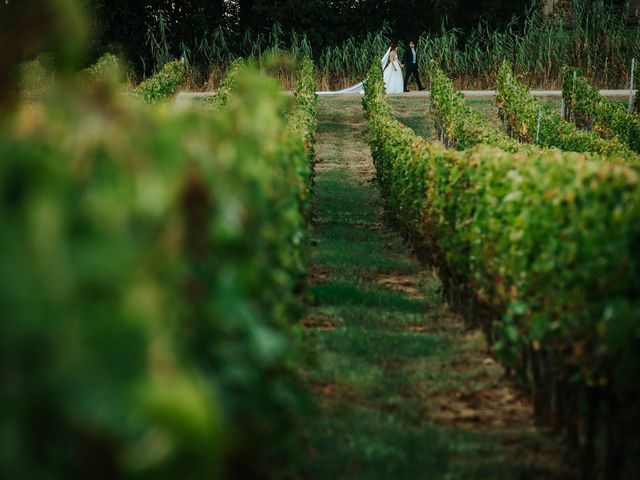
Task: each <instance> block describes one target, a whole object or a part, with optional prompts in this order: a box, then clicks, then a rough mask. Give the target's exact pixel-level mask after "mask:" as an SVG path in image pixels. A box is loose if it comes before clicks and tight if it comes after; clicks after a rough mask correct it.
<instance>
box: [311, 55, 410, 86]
mask: <svg viewBox="0 0 640 480" xmlns="http://www.w3.org/2000/svg"><path fill="white" fill-rule="evenodd" d="M380 63H381V64H382V68H383V70H384V72H383V78H384V84H385V87H386V90H387V93H402V92H403V91H404V79H403V76H402V70H401V69H400V62H399V61H398V45H397V44H395V43H392V44H391V47H389V49H388V50H387V52H386V53H385V54H384V56H383V57H382V60H381V61H380ZM316 93H317V94H318V95H338V94H346V93H361V94H362V93H364V88H363V82H360V83H356V84H355V85H353V86H351V87H348V88H345V89H343V90H337V91H335V92H316Z"/></svg>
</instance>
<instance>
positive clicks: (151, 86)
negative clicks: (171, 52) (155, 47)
mask: <svg viewBox="0 0 640 480" xmlns="http://www.w3.org/2000/svg"><path fill="white" fill-rule="evenodd" d="M186 75H187V68H186V67H185V66H184V65H183V64H182V62H180V61H179V60H174V61H173V62H169V63H167V64H165V65H164V67H162V70H160V71H159V72H158V73H156V74H155V75H153V76H152V77H150V78H148V79H146V80H145V81H144V82H142V83H141V84H140V85H138V86H137V87H136V90H135V93H137V94H138V95H140V96H141V97H142V98H143V99H144V101H145V102H147V103H156V102H159V101H161V100H164V99H165V98H169V97H171V96H172V95H173V94H174V93H176V92H177V90H178V88H179V87H180V85H181V84H182V82H184V79H185V77H186Z"/></svg>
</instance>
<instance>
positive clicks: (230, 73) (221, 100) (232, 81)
mask: <svg viewBox="0 0 640 480" xmlns="http://www.w3.org/2000/svg"><path fill="white" fill-rule="evenodd" d="M245 66H247V61H246V60H245V59H244V58H238V59H236V60H234V61H233V62H231V64H230V65H229V68H228V69H227V71H226V73H225V76H224V78H223V79H222V81H221V82H220V86H219V87H218V89H217V90H216V92H215V95H213V96H211V97H209V98H207V105H209V106H210V107H212V108H223V107H224V106H225V105H226V104H227V102H228V101H229V95H231V92H232V91H233V89H234V88H235V87H236V86H237V83H238V80H239V78H240V77H241V76H242V74H243V72H244V71H243V67H245Z"/></svg>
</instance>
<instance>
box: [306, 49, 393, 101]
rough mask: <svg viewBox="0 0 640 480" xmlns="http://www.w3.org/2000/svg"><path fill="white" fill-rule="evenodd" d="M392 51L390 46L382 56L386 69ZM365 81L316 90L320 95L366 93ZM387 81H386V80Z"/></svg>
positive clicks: (382, 62) (383, 66) (383, 65)
mask: <svg viewBox="0 0 640 480" xmlns="http://www.w3.org/2000/svg"><path fill="white" fill-rule="evenodd" d="M390 53H391V48H389V49H388V50H387V53H385V54H384V56H383V57H382V60H381V61H380V63H381V64H382V68H383V69H384V68H385V67H386V66H387V62H388V61H389V54H390ZM400 75H402V72H400ZM402 81H403V80H402V77H401V83H402ZM363 83H364V82H360V83H356V84H355V85H352V86H350V87H347V88H343V89H342V90H336V91H329V92H316V94H318V95H342V94H349V93H360V94H364V87H363ZM385 83H386V81H385ZM403 88H404V87H403V84H402V85H401V86H400V91H401V92H402V91H403Z"/></svg>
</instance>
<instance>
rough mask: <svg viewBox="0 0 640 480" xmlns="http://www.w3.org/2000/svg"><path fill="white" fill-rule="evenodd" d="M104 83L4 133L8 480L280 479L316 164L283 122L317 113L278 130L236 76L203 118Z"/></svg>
mask: <svg viewBox="0 0 640 480" xmlns="http://www.w3.org/2000/svg"><path fill="white" fill-rule="evenodd" d="M114 63H115V62H113V58H112V57H108V58H105V61H104V62H99V64H98V65H96V67H95V68H93V69H91V72H85V73H87V74H89V73H90V74H91V75H93V74H96V75H99V76H101V75H103V74H104V72H112V71H113V70H112V66H113V65H114ZM83 76H84V75H83ZM105 76H106V77H109V76H110V75H105ZM183 76H184V67H183V66H182V65H181V64H180V63H178V62H173V63H172V64H169V65H167V66H166V70H165V71H164V73H163V74H162V75H161V76H160V77H158V78H157V79H155V80H153V81H152V82H149V83H147V84H146V85H145V86H144V87H142V88H141V89H140V90H139V92H140V93H141V95H143V96H144V97H145V98H146V99H147V100H149V101H151V102H153V101H156V100H158V99H160V98H161V97H164V96H166V95H167V94H169V93H171V92H172V91H173V90H175V87H176V86H177V85H178V84H179V81H180V79H181V78H182V77H183ZM110 81H111V79H108V78H107V79H106V82H104V85H105V87H104V88H101V89H85V88H84V87H83V86H82V82H77V81H74V80H68V81H67V80H64V79H62V80H61V81H60V82H59V83H57V84H56V83H54V82H53V81H52V82H51V85H50V90H51V92H50V94H49V95H46V96H44V98H42V99H39V100H40V101H38V102H30V103H26V102H25V103H22V104H20V105H19V106H18V108H17V109H15V110H14V111H13V112H12V113H10V114H8V115H5V117H4V118H3V122H4V124H3V127H6V128H3V129H1V130H0V158H2V161H1V162H0V250H1V251H0V264H1V265H2V272H1V273H0V311H2V312H3V319H2V323H1V324H0V352H1V354H2V363H1V365H0V470H1V471H2V472H3V477H4V478H12V479H13V478H15V479H18V478H20V479H30V478H37V479H43V478H51V479H54V478H110V479H111V478H123V477H132V478H177V477H179V478H194V479H195V478H228V477H229V478H230V477H233V478H264V477H271V476H282V475H284V473H283V472H284V471H285V470H286V468H288V459H289V458H290V456H291V455H293V454H294V453H295V445H294V442H293V440H292V438H293V437H292V436H291V435H290V434H291V432H292V431H293V430H295V428H296V425H297V423H298V422H299V420H298V418H299V415H300V413H301V408H302V405H303V399H301V397H300V394H299V389H298V388H297V385H296V378H295V374H294V370H295V367H296V365H298V363H299V362H300V361H301V355H302V353H301V352H300V349H299V347H298V342H297V334H296V329H295V326H294V324H295V320H296V318H297V316H298V314H299V313H300V309H301V295H300V290H301V288H302V286H303V283H304V278H305V275H306V242H307V219H306V218H305V212H306V211H307V210H308V205H309V201H310V200H309V198H310V168H311V165H310V160H311V157H312V154H313V153H312V144H311V143H310V142H309V140H308V138H309V136H311V137H313V132H303V131H302V129H300V127H299V126H298V122H297V121H292V120H291V119H292V118H296V119H304V120H305V121H306V122H307V123H306V125H311V120H310V118H311V117H310V116H312V115H314V114H315V111H314V110H313V109H312V108H311V104H306V103H302V102H299V103H296V104H295V105H294V107H293V108H294V111H293V112H292V113H291V115H290V117H288V118H285V116H284V115H283V112H284V111H285V108H284V107H283V101H284V100H283V97H282V94H281V92H280V90H279V88H278V87H277V84H276V83H275V81H273V80H270V79H266V78H264V77H261V76H259V75H258V74H257V73H256V72H255V71H251V70H245V71H244V74H243V76H242V77H241V78H239V79H238V81H237V83H236V85H235V86H234V89H233V92H230V94H229V98H228V102H227V107H226V108H225V109H224V110H220V111H214V112H209V111H207V112H205V111H202V110H201V109H197V108H193V109H185V108H178V107H176V106H174V105H171V104H166V103H163V104H159V105H155V106H147V105H138V104H136V103H135V102H131V99H130V98H128V97H126V96H122V95H120V94H119V93H118V91H117V90H115V89H109V88H108V85H109V83H110ZM303 85H304V88H306V87H308V86H309V85H310V82H309V81H308V80H307V81H306V82H305V83H303ZM312 94H313V92H307V93H305V97H309V95H312ZM298 109H304V110H305V112H300V111H298Z"/></svg>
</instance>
